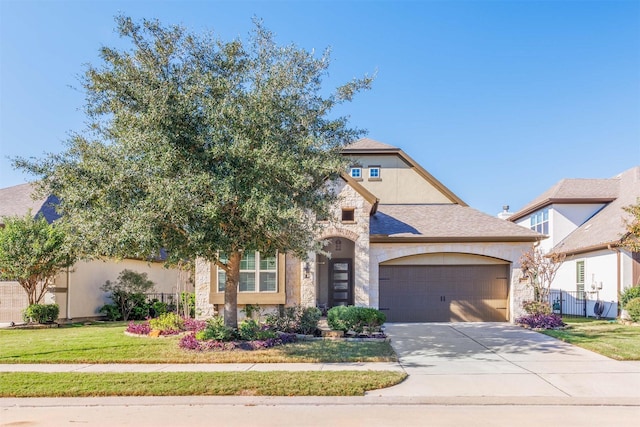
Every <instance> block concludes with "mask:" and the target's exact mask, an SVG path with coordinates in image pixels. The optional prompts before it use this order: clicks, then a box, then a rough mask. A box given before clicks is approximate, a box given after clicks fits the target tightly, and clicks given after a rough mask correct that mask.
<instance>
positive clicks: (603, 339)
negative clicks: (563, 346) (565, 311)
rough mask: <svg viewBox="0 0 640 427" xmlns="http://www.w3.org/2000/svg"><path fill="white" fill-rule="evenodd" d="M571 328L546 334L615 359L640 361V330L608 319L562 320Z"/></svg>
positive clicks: (550, 331)
mask: <svg viewBox="0 0 640 427" xmlns="http://www.w3.org/2000/svg"><path fill="white" fill-rule="evenodd" d="M562 320H563V321H564V322H565V323H566V324H567V325H568V327H567V328H566V329H562V330H552V329H549V330H544V331H541V332H542V333H543V334H546V335H549V336H552V337H554V338H557V339H560V340H562V341H565V342H568V343H570V344H574V345H577V346H579V347H582V348H586V349H587V350H591V351H594V352H596V353H600V354H602V355H604V356H607V357H610V358H612V359H616V360H640V327H638V326H629V325H623V324H620V323H616V322H614V321H609V320H596V319H588V318H563V319H562Z"/></svg>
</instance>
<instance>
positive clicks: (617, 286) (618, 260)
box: [607, 244, 622, 317]
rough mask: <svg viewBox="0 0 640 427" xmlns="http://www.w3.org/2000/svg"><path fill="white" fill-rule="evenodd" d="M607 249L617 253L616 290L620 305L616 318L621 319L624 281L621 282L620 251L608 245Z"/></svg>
mask: <svg viewBox="0 0 640 427" xmlns="http://www.w3.org/2000/svg"><path fill="white" fill-rule="evenodd" d="M607 249H609V250H610V251H613V252H615V253H616V289H617V293H618V303H617V304H616V305H617V307H618V314H617V316H616V317H620V294H621V293H622V281H621V280H620V249H618V248H616V247H614V246H611V244H608V245H607Z"/></svg>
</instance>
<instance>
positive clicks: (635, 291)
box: [620, 286, 640, 311]
mask: <svg viewBox="0 0 640 427" xmlns="http://www.w3.org/2000/svg"><path fill="white" fill-rule="evenodd" d="M634 298H640V286H633V287H631V288H627V289H625V290H624V292H623V293H622V294H621V295H620V305H621V306H622V308H624V309H625V310H627V311H628V309H627V303H628V302H629V301H631V300H632V299H634Z"/></svg>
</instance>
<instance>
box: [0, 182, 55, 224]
mask: <svg viewBox="0 0 640 427" xmlns="http://www.w3.org/2000/svg"><path fill="white" fill-rule="evenodd" d="M33 192H34V188H33V185H32V184H20V185H15V186H13V187H7V188H0V223H2V217H5V216H24V215H26V214H27V212H29V210H31V213H32V214H33V216H36V215H38V214H40V213H41V214H43V215H44V217H45V218H46V219H47V221H49V222H53V221H55V220H56V219H58V218H59V217H60V216H59V215H58V214H57V213H56V212H55V208H54V205H55V204H56V203H58V199H57V198H56V197H55V196H49V197H40V198H36V199H34V198H32V196H31V195H32V194H33Z"/></svg>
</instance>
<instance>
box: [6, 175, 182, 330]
mask: <svg viewBox="0 0 640 427" xmlns="http://www.w3.org/2000/svg"><path fill="white" fill-rule="evenodd" d="M32 193H33V187H32V185H31V184H21V185H16V186H13V187H9V188H3V189H0V226H1V223H2V218H3V217H5V216H24V215H26V214H27V212H29V211H31V213H32V214H33V215H34V216H36V215H39V214H42V215H43V216H44V217H45V218H46V219H47V221H49V222H50V223H51V222H53V221H55V220H56V219H58V218H59V215H58V214H57V213H56V211H55V204H56V203H58V199H57V198H56V197H55V196H49V197H46V198H35V199H34V198H33V197H32ZM124 269H129V270H133V271H137V272H139V273H147V275H148V277H149V280H151V281H153V282H154V283H155V292H157V293H166V294H175V293H176V292H178V291H191V292H192V291H193V284H191V283H190V282H189V280H188V278H183V275H180V274H179V272H178V270H177V269H167V268H165V267H164V266H163V264H162V263H161V262H147V261H141V260H134V259H124V260H121V261H113V260H109V261H100V260H93V261H78V262H76V263H75V264H74V265H73V266H72V267H70V268H68V269H66V270H65V271H63V272H61V273H60V274H59V275H58V276H57V277H56V278H55V280H54V283H53V285H52V286H50V287H49V289H48V291H47V293H46V294H45V297H44V302H45V303H57V304H58V305H59V306H60V318H61V319H79V318H91V317H97V316H100V312H99V310H100V307H102V306H103V305H104V304H107V303H110V302H111V301H110V300H109V298H108V296H107V294H106V293H105V292H103V291H102V290H101V289H100V287H101V286H102V285H103V284H104V283H105V282H106V281H107V280H111V281H114V280H116V279H117V277H118V274H120V272H121V271H122V270H124ZM27 305H28V302H27V296H26V294H25V292H24V290H23V289H22V287H21V286H20V284H19V283H18V282H11V281H4V282H0V323H11V322H14V323H18V322H22V310H24V309H25V308H26V307H27Z"/></svg>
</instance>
